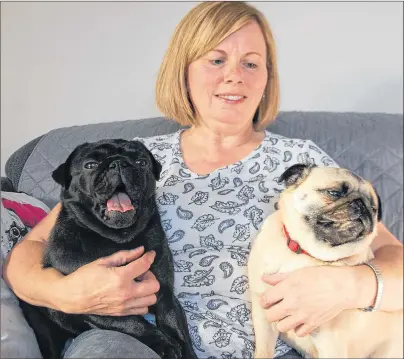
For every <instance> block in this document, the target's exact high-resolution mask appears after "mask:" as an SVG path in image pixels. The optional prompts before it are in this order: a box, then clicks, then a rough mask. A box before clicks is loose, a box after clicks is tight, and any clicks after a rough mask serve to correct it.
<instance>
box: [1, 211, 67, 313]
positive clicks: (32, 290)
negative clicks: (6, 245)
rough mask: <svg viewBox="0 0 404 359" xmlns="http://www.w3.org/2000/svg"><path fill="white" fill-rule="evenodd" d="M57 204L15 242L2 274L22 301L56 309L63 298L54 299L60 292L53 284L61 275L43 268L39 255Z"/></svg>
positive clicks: (54, 219)
mask: <svg viewBox="0 0 404 359" xmlns="http://www.w3.org/2000/svg"><path fill="white" fill-rule="evenodd" d="M60 207H61V205H60V204H57V205H56V206H55V207H54V208H53V209H52V210H51V211H50V212H49V214H48V215H47V216H46V217H45V218H44V219H43V220H42V221H40V222H39V223H38V224H37V225H36V226H35V227H34V228H32V230H31V231H30V232H29V233H28V234H27V235H26V236H25V238H24V239H23V240H22V241H21V242H20V243H18V244H17V245H16V246H15V247H14V248H13V250H12V251H11V252H10V254H9V255H8V257H7V259H6V261H5V264H4V272H3V277H4V280H5V281H6V283H7V284H8V285H9V287H10V288H11V289H12V290H13V291H14V293H15V294H16V295H17V297H19V298H21V299H23V300H24V301H26V302H28V303H31V304H34V305H39V306H46V307H49V308H53V309H59V308H58V307H59V305H63V304H62V303H61V301H63V300H64V298H56V296H57V295H58V294H59V293H58V291H55V290H54V288H55V285H56V284H57V283H58V282H59V281H60V280H61V279H62V278H63V275H62V274H61V273H59V272H58V271H56V270H55V269H53V268H48V269H42V265H41V263H42V257H43V253H44V250H45V247H46V241H47V239H48V237H49V234H50V231H51V230H52V228H53V226H54V224H55V222H56V218H57V216H58V214H59V212H60Z"/></svg>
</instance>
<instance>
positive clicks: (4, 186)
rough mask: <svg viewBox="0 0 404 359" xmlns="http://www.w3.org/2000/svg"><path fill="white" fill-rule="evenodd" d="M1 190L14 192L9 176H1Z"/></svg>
mask: <svg viewBox="0 0 404 359" xmlns="http://www.w3.org/2000/svg"><path fill="white" fill-rule="evenodd" d="M1 190H2V191H4V192H15V189H14V187H13V182H11V180H10V178H7V177H1Z"/></svg>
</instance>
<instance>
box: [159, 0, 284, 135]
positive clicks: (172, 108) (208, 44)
mask: <svg viewBox="0 0 404 359" xmlns="http://www.w3.org/2000/svg"><path fill="white" fill-rule="evenodd" d="M251 22H256V23H257V24H258V25H259V26H260V28H261V31H262V34H263V35H264V39H265V43H266V48H267V71H268V81H267V85H266V88H265V91H264V97H263V98H262V100H261V102H260V104H259V105H258V108H257V111H256V113H255V115H254V118H253V123H254V125H255V128H257V129H264V128H265V127H266V126H267V125H268V124H269V123H270V122H272V121H273V120H274V119H275V117H276V116H277V114H278V109H279V76H278V69H277V61H276V52H275V42H274V39H273V35H272V32H271V29H270V27H269V24H268V22H267V20H266V19H265V17H264V15H263V14H262V13H261V12H260V11H258V10H257V9H256V8H255V7H253V6H251V5H248V4H246V3H245V2H235V1H234V2H233V1H225V2H203V3H201V4H199V5H197V6H196V7H194V8H193V9H191V11H190V12H189V13H188V14H187V15H186V16H185V17H184V18H183V19H182V20H181V22H180V23H179V24H178V25H177V27H176V29H175V32H174V34H173V36H172V38H171V40H170V43H169V46H168V49H167V51H166V54H165V56H164V59H163V62H162V64H161V66H160V71H159V73H158V76H157V82H156V94H155V95H156V103H157V107H158V108H159V109H160V111H161V112H162V113H163V114H164V115H165V116H166V117H168V118H170V119H173V120H174V121H176V122H178V123H179V124H181V125H183V126H191V125H198V120H197V118H196V116H195V111H194V108H193V104H192V103H191V100H190V98H189V96H188V92H187V72H188V66H189V65H190V63H191V62H193V61H195V60H197V59H198V58H200V57H201V56H202V55H204V54H206V53H207V52H209V51H211V50H213V49H214V48H215V47H216V46H217V45H218V44H219V43H220V42H222V41H223V40H224V39H225V38H226V37H227V36H229V35H231V34H232V33H234V32H236V31H237V30H239V29H240V28H241V27H243V26H244V25H247V24H248V23H251Z"/></svg>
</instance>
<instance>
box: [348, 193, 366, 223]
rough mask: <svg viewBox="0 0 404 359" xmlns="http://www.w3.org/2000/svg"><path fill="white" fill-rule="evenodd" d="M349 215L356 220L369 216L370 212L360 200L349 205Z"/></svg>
mask: <svg viewBox="0 0 404 359" xmlns="http://www.w3.org/2000/svg"><path fill="white" fill-rule="evenodd" d="M349 215H350V217H351V218H352V219H356V218H360V217H363V216H369V211H368V209H367V208H366V205H365V203H363V201H362V200H361V199H360V198H358V199H355V200H353V201H352V202H351V203H350V204H349Z"/></svg>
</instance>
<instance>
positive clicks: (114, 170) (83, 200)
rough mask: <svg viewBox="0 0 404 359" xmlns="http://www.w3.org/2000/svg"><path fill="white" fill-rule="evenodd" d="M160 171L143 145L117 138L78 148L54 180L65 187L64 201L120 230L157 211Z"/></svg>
mask: <svg viewBox="0 0 404 359" xmlns="http://www.w3.org/2000/svg"><path fill="white" fill-rule="evenodd" d="M160 172H161V165H160V163H158V162H157V161H156V160H155V158H154V157H153V155H152V154H151V153H150V151H149V150H148V149H147V148H146V147H145V146H144V145H143V144H142V143H141V142H139V141H126V140H120V139H114V140H101V141H98V142H95V143H84V144H82V145H80V146H78V147H77V148H76V149H75V150H74V151H73V152H72V154H71V155H70V156H69V158H68V159H67V161H66V162H65V163H64V164H62V165H60V166H59V167H58V168H57V169H56V170H55V171H54V172H53V178H54V180H55V181H56V182H58V183H59V184H61V185H62V186H63V188H64V191H63V197H64V200H65V201H67V202H71V201H73V202H78V203H79V204H80V206H82V207H84V208H85V209H87V210H88V211H91V213H92V214H93V215H94V216H95V217H96V218H97V219H98V220H99V221H100V222H102V223H103V224H104V225H105V226H107V227H109V228H113V229H121V228H128V227H131V226H132V225H134V224H135V223H136V221H137V220H138V219H139V218H140V217H142V216H145V215H147V214H148V213H149V212H150V211H151V209H150V208H151V206H152V207H153V208H154V204H153V203H151V201H152V200H154V193H155V188H156V180H158V179H159V175H160ZM149 214H150V213H149Z"/></svg>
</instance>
